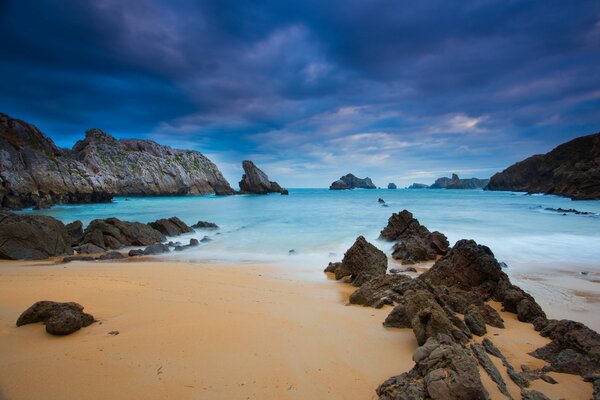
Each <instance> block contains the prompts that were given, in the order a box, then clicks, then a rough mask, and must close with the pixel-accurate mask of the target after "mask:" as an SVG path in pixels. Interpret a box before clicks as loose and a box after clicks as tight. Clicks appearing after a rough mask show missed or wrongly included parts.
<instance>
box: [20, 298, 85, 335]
mask: <svg viewBox="0 0 600 400" xmlns="http://www.w3.org/2000/svg"><path fill="white" fill-rule="evenodd" d="M36 322H43V323H45V324H46V331H47V332H48V333H50V334H53V335H68V334H70V333H73V332H75V331H77V330H79V329H80V328H83V327H86V326H89V325H91V324H92V323H93V322H94V317H93V316H92V315H90V314H86V313H84V312H83V306H81V305H80V304H77V303H57V302H54V301H38V302H36V303H34V304H33V305H32V306H31V307H29V308H28V309H27V310H25V311H24V312H23V313H22V314H21V315H20V316H19V319H17V326H22V325H27V324H33V323H36Z"/></svg>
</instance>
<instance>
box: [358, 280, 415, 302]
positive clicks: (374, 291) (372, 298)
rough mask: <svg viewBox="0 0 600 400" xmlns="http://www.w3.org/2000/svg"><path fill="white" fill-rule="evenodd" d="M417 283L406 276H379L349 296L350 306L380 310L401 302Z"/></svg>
mask: <svg viewBox="0 0 600 400" xmlns="http://www.w3.org/2000/svg"><path fill="white" fill-rule="evenodd" d="M418 283H419V282H418V281H415V280H414V279H411V278H410V277H408V276H406V275H381V276H378V277H376V278H373V279H371V280H370V281H368V282H366V283H365V284H363V285H362V286H361V287H360V288H358V289H357V290H356V291H355V292H354V293H352V294H351V295H350V299H349V302H350V304H360V305H364V306H369V307H375V308H381V307H383V306H384V305H390V304H394V303H397V302H399V301H401V300H402V298H403V296H404V293H405V292H406V291H407V290H409V289H411V288H416V287H418V286H419V285H418Z"/></svg>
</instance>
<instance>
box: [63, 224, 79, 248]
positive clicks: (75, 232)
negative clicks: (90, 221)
mask: <svg viewBox="0 0 600 400" xmlns="http://www.w3.org/2000/svg"><path fill="white" fill-rule="evenodd" d="M65 228H66V229H67V233H68V234H69V237H70V238H71V246H74V245H76V244H77V243H79V241H80V240H81V238H82V237H83V223H82V222H81V221H80V220H77V221H73V222H71V223H70V224H67V225H65Z"/></svg>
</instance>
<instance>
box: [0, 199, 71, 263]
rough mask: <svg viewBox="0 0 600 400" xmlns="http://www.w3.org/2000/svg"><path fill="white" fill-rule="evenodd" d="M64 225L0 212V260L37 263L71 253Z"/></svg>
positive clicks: (46, 217)
mask: <svg viewBox="0 0 600 400" xmlns="http://www.w3.org/2000/svg"><path fill="white" fill-rule="evenodd" d="M71 242H72V237H71V235H70V234H69V231H68V230H67V228H66V227H65V225H64V224H63V223H62V222H61V221H59V220H57V219H55V218H52V217H48V216H45V215H17V214H14V213H11V212H7V211H1V210H0V259H5V260H39V259H44V258H48V257H53V256H62V255H66V254H73V250H72V249H71Z"/></svg>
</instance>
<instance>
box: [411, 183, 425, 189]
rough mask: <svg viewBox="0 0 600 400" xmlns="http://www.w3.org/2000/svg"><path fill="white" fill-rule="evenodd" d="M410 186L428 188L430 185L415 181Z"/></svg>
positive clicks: (412, 187)
mask: <svg viewBox="0 0 600 400" xmlns="http://www.w3.org/2000/svg"><path fill="white" fill-rule="evenodd" d="M408 188H409V189H428V188H429V185H426V184H424V183H413V184H412V185H410V186H409V187H408Z"/></svg>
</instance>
